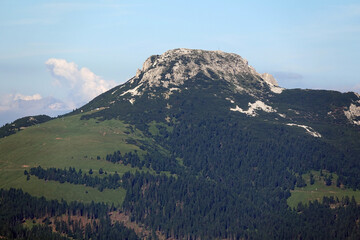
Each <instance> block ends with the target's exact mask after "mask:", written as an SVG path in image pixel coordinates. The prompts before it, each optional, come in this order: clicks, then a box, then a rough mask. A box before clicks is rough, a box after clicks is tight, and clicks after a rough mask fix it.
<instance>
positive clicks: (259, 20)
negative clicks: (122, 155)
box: [0, 0, 360, 126]
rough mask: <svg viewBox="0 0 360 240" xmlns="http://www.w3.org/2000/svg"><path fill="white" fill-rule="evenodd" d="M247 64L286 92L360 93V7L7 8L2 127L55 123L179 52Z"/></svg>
mask: <svg viewBox="0 0 360 240" xmlns="http://www.w3.org/2000/svg"><path fill="white" fill-rule="evenodd" d="M179 47H182V48H196V49H206V50H222V51H225V52H233V53H236V54H239V55H241V56H242V57H244V58H246V59H247V60H248V61H249V64H250V65H252V66H253V67H254V68H255V69H256V70H257V71H258V72H260V73H263V72H268V73H271V74H273V75H274V76H275V78H276V79H277V81H278V82H279V85H280V86H282V87H285V88H313V89H331V90H338V91H356V92H360V77H359V73H358V70H359V63H360V60H359V59H360V3H359V1H347V0H343V1H340V0H338V1H333V0H326V1H323V0H317V1H308V0H304V1H292V0H290V1H289V0H288V1H276V0H274V1H240V0H238V1H226V0H225V1H221V2H220V1H209V0H207V1H201V0H200V1H184V0H183V1H89V0H87V1H76V0H73V1H40V0H34V1H26V0H16V1H14V0H2V1H0V126H1V125H3V124H4V123H6V122H11V121H13V120H15V119H16V118H19V117H21V116H26V115H34V114H40V113H45V114H50V115H52V116H56V115H57V114H61V113H64V112H66V111H69V110H71V109H73V108H77V107H80V106H81V105H82V104H84V103H86V102H87V101H89V100H91V99H92V98H93V97H94V96H96V95H97V94H99V93H101V92H103V91H105V90H106V89H108V88H111V87H113V86H115V85H118V84H121V83H123V82H125V81H126V80H128V79H129V78H131V77H132V76H134V75H135V73H136V70H137V68H141V67H142V64H143V62H144V61H145V59H146V58H147V57H149V56H150V55H153V54H162V53H163V52H165V51H167V50H169V49H173V48H179Z"/></svg>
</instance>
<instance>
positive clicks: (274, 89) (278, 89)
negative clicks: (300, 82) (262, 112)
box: [269, 84, 284, 94]
mask: <svg viewBox="0 0 360 240" xmlns="http://www.w3.org/2000/svg"><path fill="white" fill-rule="evenodd" d="M269 87H270V90H271V91H272V92H273V93H276V94H280V93H282V91H283V90H284V88H282V87H279V86H275V85H272V84H269Z"/></svg>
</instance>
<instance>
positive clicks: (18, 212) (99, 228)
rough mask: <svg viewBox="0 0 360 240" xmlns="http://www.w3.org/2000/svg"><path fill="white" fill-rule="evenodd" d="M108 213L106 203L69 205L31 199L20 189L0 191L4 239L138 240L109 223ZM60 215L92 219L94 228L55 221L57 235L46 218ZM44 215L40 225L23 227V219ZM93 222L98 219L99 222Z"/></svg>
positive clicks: (128, 230)
mask: <svg viewBox="0 0 360 240" xmlns="http://www.w3.org/2000/svg"><path fill="white" fill-rule="evenodd" d="M109 210H110V209H109V207H108V206H107V205H105V204H95V203H91V204H86V205H85V204H82V203H77V202H71V203H69V204H68V203H66V202H65V201H61V202H58V201H55V200H52V201H47V200H46V199H45V198H43V197H42V198H36V197H31V196H30V195H29V194H27V193H23V192H22V191H21V190H16V189H10V190H3V189H0V236H1V237H5V238H6V239H53V240H58V239H61V240H62V239H69V238H72V239H90V238H91V239H138V237H137V236H136V234H135V232H134V231H133V230H130V229H128V228H126V227H124V226H123V225H122V224H119V223H116V224H114V225H113V224H111V222H110V219H109V218H108V211H109ZM63 214H68V216H70V215H78V216H88V217H89V218H91V219H93V220H94V222H93V224H92V225H93V226H90V225H87V226H86V227H81V225H80V223H79V221H70V220H68V221H67V222H65V221H61V222H58V221H57V222H55V223H54V224H55V226H56V231H57V232H53V231H52V229H51V228H50V227H49V226H48V224H50V221H49V218H50V217H55V216H60V215H63ZM44 216H46V218H45V219H44V221H43V225H39V224H37V225H34V226H33V227H32V228H31V229H28V228H24V227H23V226H22V223H23V220H25V219H39V218H41V217H44ZM96 219H99V221H98V223H96V221H95V220H96ZM60 234H62V235H60ZM64 234H65V236H66V237H65V236H64ZM68 237H69V238H68Z"/></svg>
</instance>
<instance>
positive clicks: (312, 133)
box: [286, 123, 321, 138]
mask: <svg viewBox="0 0 360 240" xmlns="http://www.w3.org/2000/svg"><path fill="white" fill-rule="evenodd" d="M286 125H288V126H295V127H301V128H304V129H305V130H306V132H307V133H308V134H310V135H311V136H313V137H318V138H321V134H320V133H318V132H316V131H315V130H314V129H312V128H311V127H309V126H305V125H299V124H295V123H287V124H286Z"/></svg>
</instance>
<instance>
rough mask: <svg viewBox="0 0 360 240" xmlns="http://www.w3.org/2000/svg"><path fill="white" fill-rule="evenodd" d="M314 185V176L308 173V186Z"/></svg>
mask: <svg viewBox="0 0 360 240" xmlns="http://www.w3.org/2000/svg"><path fill="white" fill-rule="evenodd" d="M314 183H315V179H314V175H313V174H312V173H310V185H313V184H314Z"/></svg>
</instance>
